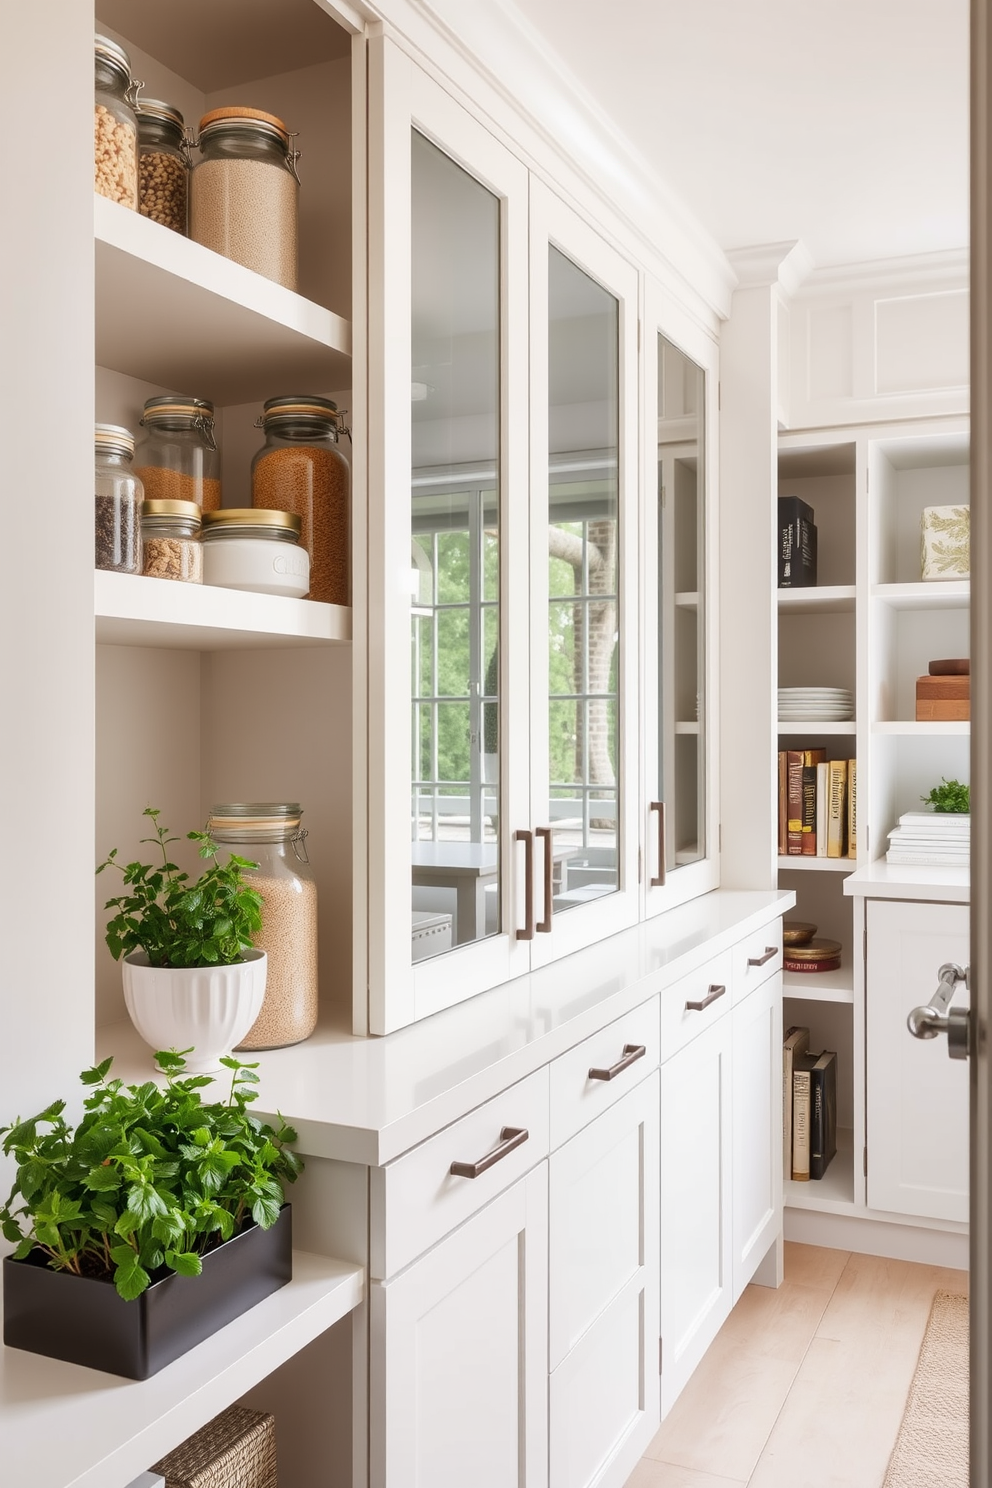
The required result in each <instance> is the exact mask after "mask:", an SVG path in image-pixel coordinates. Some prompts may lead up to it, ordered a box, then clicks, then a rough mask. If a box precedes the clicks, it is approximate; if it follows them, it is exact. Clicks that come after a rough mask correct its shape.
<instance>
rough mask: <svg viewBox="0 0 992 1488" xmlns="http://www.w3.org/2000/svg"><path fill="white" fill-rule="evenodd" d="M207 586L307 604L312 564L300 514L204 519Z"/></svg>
mask: <svg viewBox="0 0 992 1488" xmlns="http://www.w3.org/2000/svg"><path fill="white" fill-rule="evenodd" d="M202 537H203V582H204V583H205V584H218V585H220V587H221V588H223V589H250V590H252V591H253V592H254V593H255V594H284V595H286V596H287V597H288V598H290V599H302V598H303V596H304V594H306V592H307V590H308V589H309V588H310V559H309V557H308V556H307V551H306V549H305V548H301V547H300V546H299V541H300V519H299V517H298V516H297V515H296V513H295V512H288V511H255V509H254V508H253V507H234V506H228V507H225V508H224V510H223V511H216V512H206V513H205V514H204V518H203V534H202Z"/></svg>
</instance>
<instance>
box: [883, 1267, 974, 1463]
mask: <svg viewBox="0 0 992 1488" xmlns="http://www.w3.org/2000/svg"><path fill="white" fill-rule="evenodd" d="M882 1488H968V1299H967V1297H959V1296H955V1295H954V1294H953V1293H952V1292H938V1293H937V1295H936V1296H935V1297H934V1299H933V1306H932V1307H931V1309H930V1318H929V1321H928V1322H927V1330H926V1332H925V1333H924V1335H923V1343H922V1344H921V1346H920V1357H919V1360H918V1361H917V1365H916V1373H915V1374H914V1375H913V1383H912V1384H911V1385H910V1387H909V1399H908V1400H907V1401H906V1409H905V1412H904V1413H903V1418H902V1425H901V1426H900V1427H899V1435H898V1436H897V1437H896V1444H895V1447H894V1448H893V1450H892V1456H891V1457H890V1459H889V1469H888V1472H887V1473H886V1474H885V1482H884V1483H883V1484H882Z"/></svg>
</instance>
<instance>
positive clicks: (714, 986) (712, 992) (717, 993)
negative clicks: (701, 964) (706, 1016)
mask: <svg viewBox="0 0 992 1488" xmlns="http://www.w3.org/2000/svg"><path fill="white" fill-rule="evenodd" d="M726 990H727V989H726V987H724V986H722V985H721V984H720V983H719V982H710V987H709V991H708V992H707V994H706V996H705V997H704V998H702V1000H701V1001H699V1002H687V1003H686V1005H685V1010H686V1012H687V1013H701V1012H702V1011H703V1008H708V1007H709V1005H710V1003H711V1002H716V1000H717V998H718V997H722V996H723V994H724V993H725V992H726Z"/></svg>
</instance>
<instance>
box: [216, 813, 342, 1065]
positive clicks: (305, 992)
mask: <svg viewBox="0 0 992 1488" xmlns="http://www.w3.org/2000/svg"><path fill="white" fill-rule="evenodd" d="M302 815H303V811H302V808H301V806H300V805H299V804H298V802H294V801H281V802H272V801H264V802H250V801H249V802H245V801H234V802H225V803H221V804H219V805H216V806H213V807H212V808H211V812H210V817H209V819H208V821H207V830H208V832H210V834H211V836H212V837H213V838H214V840H215V841H216V842H218V843H219V844H220V845H221V846H223V847H226V848H228V849H230V851H232V852H235V853H237V854H238V855H239V856H240V857H243V858H249V859H251V860H253V861H254V862H256V863H257V864H258V868H257V869H254V870H246V876H247V877H248V878H249V879H250V880H251V886H252V888H254V889H257V890H258V892H259V893H260V894H261V895H262V928H261V930H260V931H259V932H258V934H257V935H256V936H255V937H254V944H255V948H256V949H257V950H260V951H265V953H266V955H267V956H268V975H267V977H266V981H265V1000H264V1002H263V1003H262V1011H261V1012H260V1013H259V1015H258V1017H257V1018H256V1019H255V1022H254V1023H253V1024H252V1026H251V1028H250V1029H249V1030H248V1032H247V1034H246V1035H245V1037H244V1038H243V1039H242V1040H241V1043H240V1044H239V1045H238V1048H239V1049H282V1048H285V1047H286V1046H287V1045H288V1044H298V1043H300V1041H301V1040H302V1039H305V1038H309V1037H310V1034H311V1033H313V1031H314V1028H315V1027H316V1025H317V886H316V884H315V883H314V879H313V873H312V871H311V868H310V860H309V858H308V857H307V849H306V836H307V834H306V830H305V829H304V828H302V827H301V826H300V818H301V817H302Z"/></svg>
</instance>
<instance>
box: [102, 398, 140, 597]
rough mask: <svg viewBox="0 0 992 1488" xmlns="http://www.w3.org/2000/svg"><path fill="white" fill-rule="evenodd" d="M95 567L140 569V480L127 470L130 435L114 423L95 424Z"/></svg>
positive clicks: (121, 570)
mask: <svg viewBox="0 0 992 1488" xmlns="http://www.w3.org/2000/svg"><path fill="white" fill-rule="evenodd" d="M95 442H96V566H97V568H109V569H112V570H113V572H114V573H127V574H137V573H140V572H141V500H142V495H143V492H142V487H141V481H140V480H139V479H138V477H137V476H136V475H135V474H134V471H133V470H132V469H131V458H132V456H133V454H134V435H133V434H132V433H131V431H130V430H129V429H122V428H120V426H119V425H117V424H97V426H96V435H95Z"/></svg>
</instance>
